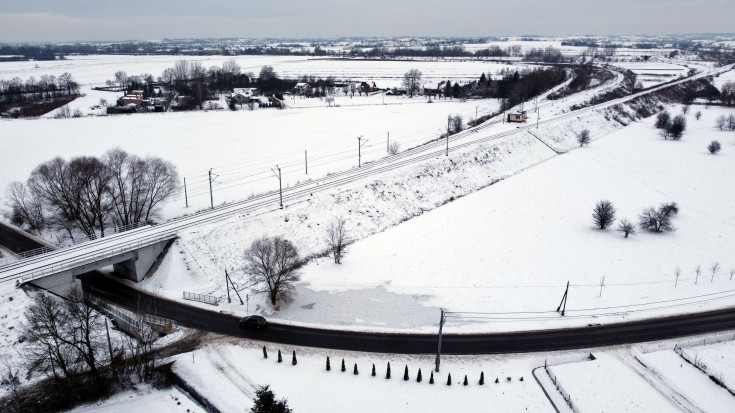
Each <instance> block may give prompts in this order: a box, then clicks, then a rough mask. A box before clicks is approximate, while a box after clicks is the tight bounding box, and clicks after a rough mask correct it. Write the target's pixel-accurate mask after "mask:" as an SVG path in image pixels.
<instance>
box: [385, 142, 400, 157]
mask: <svg viewBox="0 0 735 413" xmlns="http://www.w3.org/2000/svg"><path fill="white" fill-rule="evenodd" d="M400 151H401V144H400V143H399V142H397V141H393V142H391V143H390V144H389V145H388V153H389V154H391V155H398V153H399V152H400Z"/></svg>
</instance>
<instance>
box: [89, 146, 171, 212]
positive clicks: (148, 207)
mask: <svg viewBox="0 0 735 413" xmlns="http://www.w3.org/2000/svg"><path fill="white" fill-rule="evenodd" d="M104 162H105V164H106V165H107V167H108V168H109V169H110V171H111V174H112V178H111V181H110V185H109V187H110V194H111V197H112V209H113V216H114V218H115V221H116V222H117V224H118V225H130V224H134V223H136V222H146V221H148V220H150V219H153V218H155V217H156V216H157V214H158V211H159V208H160V205H161V204H162V203H163V202H165V201H166V200H168V199H169V198H170V197H172V196H173V195H175V194H176V193H178V191H179V182H178V181H179V177H178V173H177V172H176V167H175V166H174V165H173V164H171V163H169V162H166V161H164V160H162V159H161V158H147V159H145V160H144V159H141V158H139V157H137V156H135V155H130V154H128V153H127V152H125V151H123V150H122V149H119V148H117V149H113V150H111V151H109V152H107V153H106V154H105V156H104Z"/></svg>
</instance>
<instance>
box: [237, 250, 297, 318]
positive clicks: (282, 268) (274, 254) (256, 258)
mask: <svg viewBox="0 0 735 413" xmlns="http://www.w3.org/2000/svg"><path fill="white" fill-rule="evenodd" d="M244 258H245V267H244V270H245V272H246V273H248V274H250V280H251V282H252V283H253V285H255V286H258V285H261V286H262V287H261V290H260V291H258V292H263V293H267V294H268V298H269V299H270V302H271V304H273V305H276V301H278V300H280V301H284V302H287V301H289V300H290V299H291V297H292V296H293V293H294V284H295V283H296V282H297V281H298V280H299V274H298V272H297V271H296V268H297V267H298V265H299V253H298V251H297V250H296V247H294V245H293V244H292V243H291V241H288V240H286V239H284V238H282V237H280V236H276V237H263V238H260V239H257V240H255V241H253V243H252V244H251V245H250V248H248V249H247V250H246V251H245V257H244Z"/></svg>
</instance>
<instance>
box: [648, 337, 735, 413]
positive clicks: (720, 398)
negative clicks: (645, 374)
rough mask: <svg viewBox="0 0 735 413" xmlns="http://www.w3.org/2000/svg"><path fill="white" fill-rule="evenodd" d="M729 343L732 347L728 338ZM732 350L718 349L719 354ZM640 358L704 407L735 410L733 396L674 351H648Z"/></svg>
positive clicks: (727, 410) (706, 409) (720, 410)
mask: <svg viewBox="0 0 735 413" xmlns="http://www.w3.org/2000/svg"><path fill="white" fill-rule="evenodd" d="M729 344H730V346H731V347H732V342H730V343H729ZM732 354H733V353H732V351H729V352H719V353H718V355H719V356H721V357H725V355H732ZM643 360H644V361H645V362H646V363H647V364H648V365H649V367H651V368H653V369H654V370H655V371H656V372H658V373H659V374H661V375H662V377H663V378H664V379H665V380H666V382H667V383H669V384H671V385H672V386H674V387H676V389H677V390H678V391H679V392H681V393H682V394H683V395H685V396H686V397H687V398H688V399H689V400H691V401H693V402H694V403H695V404H696V405H697V406H699V407H701V408H702V409H703V410H704V411H706V412H712V413H715V412H722V413H726V412H732V411H735V398H733V396H732V395H731V394H730V393H728V391H727V390H725V389H723V388H721V387H718V386H717V385H716V384H715V383H714V382H712V380H710V378H709V377H708V376H707V375H706V374H704V373H702V372H701V371H699V370H698V369H697V368H696V367H694V366H692V365H691V364H689V363H687V362H686V361H685V360H684V359H682V358H681V357H680V356H679V355H678V354H676V353H675V352H673V351H671V350H668V351H658V352H655V353H648V354H646V355H645V356H644V357H643Z"/></svg>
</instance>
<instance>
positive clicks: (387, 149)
mask: <svg viewBox="0 0 735 413" xmlns="http://www.w3.org/2000/svg"><path fill="white" fill-rule="evenodd" d="M385 151H386V152H388V153H390V132H388V140H387V141H386V143H385Z"/></svg>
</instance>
